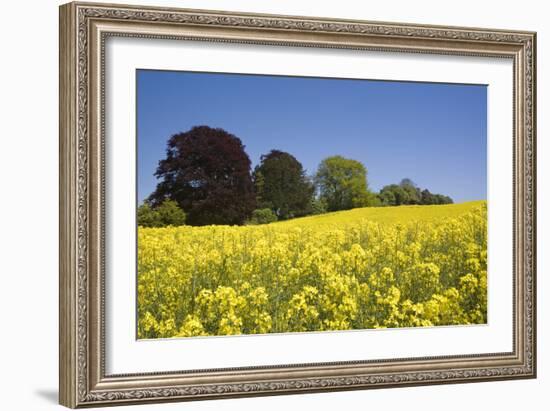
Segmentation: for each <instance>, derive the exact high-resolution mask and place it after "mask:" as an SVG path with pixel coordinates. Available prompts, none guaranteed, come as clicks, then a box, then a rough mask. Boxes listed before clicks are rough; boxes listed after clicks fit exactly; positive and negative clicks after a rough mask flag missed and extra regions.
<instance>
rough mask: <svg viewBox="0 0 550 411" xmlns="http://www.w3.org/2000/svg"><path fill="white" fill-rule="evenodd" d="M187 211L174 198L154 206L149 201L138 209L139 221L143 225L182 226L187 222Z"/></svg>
mask: <svg viewBox="0 0 550 411" xmlns="http://www.w3.org/2000/svg"><path fill="white" fill-rule="evenodd" d="M185 218H186V216H185V213H184V212H183V210H182V209H181V208H179V207H178V204H177V203H176V202H175V201H173V200H165V201H164V202H162V204H160V205H158V206H157V207H155V208H153V207H151V205H150V204H149V203H148V202H145V203H143V204H142V205H140V206H139V207H138V210H137V222H138V225H139V226H142V227H164V226H167V225H173V226H180V225H184V224H185Z"/></svg>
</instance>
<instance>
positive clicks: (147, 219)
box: [137, 203, 163, 227]
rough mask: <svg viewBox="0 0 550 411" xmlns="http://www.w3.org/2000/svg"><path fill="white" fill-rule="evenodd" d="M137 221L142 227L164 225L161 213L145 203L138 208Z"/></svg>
mask: <svg viewBox="0 0 550 411" xmlns="http://www.w3.org/2000/svg"><path fill="white" fill-rule="evenodd" d="M137 223H138V225H139V226H141V227H162V226H163V224H162V221H161V219H160V216H159V213H158V212H157V211H156V210H153V208H152V207H151V206H150V205H149V203H143V204H142V205H140V206H139V207H138V209H137Z"/></svg>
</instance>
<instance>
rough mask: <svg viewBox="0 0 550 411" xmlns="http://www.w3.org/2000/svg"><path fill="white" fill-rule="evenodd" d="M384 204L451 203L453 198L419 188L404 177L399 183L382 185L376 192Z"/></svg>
mask: <svg viewBox="0 0 550 411" xmlns="http://www.w3.org/2000/svg"><path fill="white" fill-rule="evenodd" d="M378 198H379V199H380V202H381V204H382V205H384V206H399V205H414V204H421V205H432V204H452V203H453V200H452V199H451V198H450V197H448V196H445V195H442V194H432V193H430V191H429V190H428V189H424V190H421V189H420V188H419V187H418V186H417V185H416V184H415V183H414V182H413V181H412V180H411V179H408V178H404V179H403V180H401V183H399V184H390V185H387V186H384V187H383V188H382V190H380V193H379V194H378Z"/></svg>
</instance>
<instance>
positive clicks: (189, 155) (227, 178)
mask: <svg viewBox="0 0 550 411" xmlns="http://www.w3.org/2000/svg"><path fill="white" fill-rule="evenodd" d="M250 167H251V162H250V158H249V157H248V155H247V154H246V152H245V151H244V145H243V144H242V142H241V140H240V139H239V138H238V137H236V136H234V135H233V134H230V133H228V132H227V131H225V130H223V129H221V128H211V127H208V126H196V127H193V128H192V129H191V130H189V131H187V132H184V133H179V134H175V135H173V136H172V137H171V138H170V140H168V147H167V149H166V158H165V159H163V160H161V161H160V162H159V165H158V168H157V171H156V173H155V175H156V176H157V178H159V179H160V180H161V181H160V182H159V183H158V185H157V188H156V190H155V191H154V192H153V193H152V194H151V196H150V197H149V199H148V202H150V203H151V205H152V206H153V207H155V206H156V205H158V204H161V203H162V202H163V201H164V200H166V199H169V200H174V201H175V202H176V203H177V204H178V205H179V206H180V207H181V208H182V209H183V210H184V211H185V213H186V215H187V219H186V223H187V224H189V225H209V224H230V225H234V224H236V225H240V224H243V223H244V221H245V220H246V219H247V218H249V217H250V215H251V213H252V211H253V210H254V209H255V207H256V196H255V192H254V184H253V182H252V177H251V174H250Z"/></svg>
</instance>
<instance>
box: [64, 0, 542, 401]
mask: <svg viewBox="0 0 550 411" xmlns="http://www.w3.org/2000/svg"><path fill="white" fill-rule="evenodd" d="M110 36H126V37H140V38H165V39H177V40H182V41H185V40H190V39H193V40H202V41H216V42H237V43H249V44H259V45H281V46H302V47H324V48H347V49H356V50H382V51H394V52H405V53H425V54H451V55H462V56H466V55H468V56H485V57H501V58H507V59H512V60H513V64H514V78H513V87H514V112H513V117H514V130H513V132H514V176H513V178H514V204H513V206H514V244H515V246H514V250H513V254H514V267H513V269H514V296H513V298H514V313H513V315H514V320H515V321H514V327H513V328H514V332H513V342H514V344H513V347H514V349H513V351H512V352H506V353H487V354H481V355H465V356H446V357H431V358H408V359H384V360H375V361H354V362H339V363H324V364H294V365H288V366H266V367H243V368H233V369H218V370H198V371H174V372H169V373H144V374H136V375H106V374H105V367H104V359H105V350H104V334H105V333H104V322H105V319H104V315H103V313H104V307H103V305H104V301H103V295H104V274H105V273H104V265H103V261H104V250H103V244H104V218H103V215H104V207H105V204H104V193H103V187H104V146H103V142H104V126H103V124H104V101H103V99H104V61H105V54H104V46H105V40H106V39H107V38H108V37H110ZM535 52H536V34H535V33H533V32H518V31H507V30H487V29H477V28H475V29H474V28H460V27H442V26H433V25H429V26H428V25H412V24H396V23H380V22H366V21H353V20H330V19H317V18H311V17H295V16H276V15H257V14H246V13H230V12H220V11H201V10H187V9H172V8H170V9H169V8H155V7H135V6H123V5H109V4H94V3H69V4H66V5H63V6H61V7H60V107H59V111H60V131H59V133H60V148H59V149H60V288H59V292H60V311H59V315H60V334H59V338H60V365H59V371H60V383H59V385H60V394H59V400H60V403H61V404H62V405H65V406H67V407H71V408H76V407H85V406H103V405H115V404H128V403H144V402H162V401H173V400H179V401H183V400H199V399H214V398H226V397H242V396H253V395H268V394H272V395H274V394H291V393H303V392H319V391H331V390H350V389H368V388H380V387H398V386H411V385H426V384H442V383H458V382H475V381H489V380H503V379H516V378H534V377H535V376H536V329H535V325H536V307H535V305H536V289H535V280H536V279H535V274H536V237H535V236H536V233H535V230H536V197H535V195H536V180H535V178H536V175H535V173H536V141H535V134H536V130H535V115H536V113H535V101H536V95H535V92H536V90H535V85H536V79H535V76H536V56H535Z"/></svg>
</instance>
